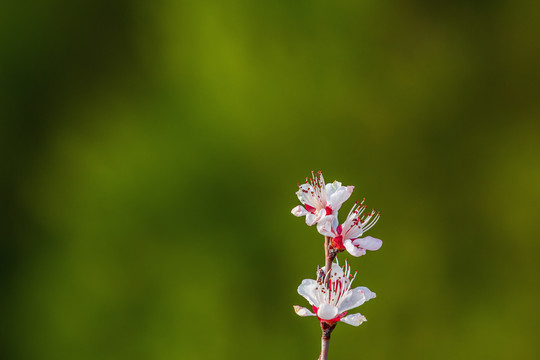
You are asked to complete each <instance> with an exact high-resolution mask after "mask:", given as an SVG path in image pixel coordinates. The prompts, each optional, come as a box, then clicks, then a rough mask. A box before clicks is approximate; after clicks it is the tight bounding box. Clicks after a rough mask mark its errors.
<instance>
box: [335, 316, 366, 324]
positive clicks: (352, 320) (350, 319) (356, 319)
mask: <svg viewBox="0 0 540 360" xmlns="http://www.w3.org/2000/svg"><path fill="white" fill-rule="evenodd" d="M341 321H343V322H344V323H345V324H349V325H352V326H358V325H360V324H361V323H363V322H364V321H367V319H366V317H365V316H364V315H362V314H351V315H347V316H345V317H344V318H342V319H341Z"/></svg>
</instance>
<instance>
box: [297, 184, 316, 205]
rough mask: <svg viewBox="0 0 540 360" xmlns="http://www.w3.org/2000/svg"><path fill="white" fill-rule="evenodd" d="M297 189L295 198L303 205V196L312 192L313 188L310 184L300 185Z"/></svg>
mask: <svg viewBox="0 0 540 360" xmlns="http://www.w3.org/2000/svg"><path fill="white" fill-rule="evenodd" d="M299 188H300V189H299V190H298V191H297V192H296V197H298V200H300V202H301V203H302V204H304V203H305V202H306V199H305V198H304V194H309V193H310V192H311V191H313V186H311V185H310V184H302V185H300V186H299Z"/></svg>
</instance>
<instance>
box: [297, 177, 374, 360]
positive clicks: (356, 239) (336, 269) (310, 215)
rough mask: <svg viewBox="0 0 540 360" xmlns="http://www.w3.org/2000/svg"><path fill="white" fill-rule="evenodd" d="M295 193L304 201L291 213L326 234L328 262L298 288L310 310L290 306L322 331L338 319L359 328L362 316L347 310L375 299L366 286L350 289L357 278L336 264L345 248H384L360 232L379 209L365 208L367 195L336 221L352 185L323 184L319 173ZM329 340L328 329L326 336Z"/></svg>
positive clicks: (356, 250)
mask: <svg viewBox="0 0 540 360" xmlns="http://www.w3.org/2000/svg"><path fill="white" fill-rule="evenodd" d="M298 187H299V190H298V191H297V192H296V195H297V196H298V199H299V200H300V202H301V203H302V205H298V206H296V207H295V208H294V209H292V211H291V212H292V213H293V215H295V216H298V217H301V216H305V217H306V224H307V225H309V226H312V225H317V230H318V232H319V233H320V234H321V235H324V237H325V255H326V265H325V266H324V267H323V268H318V270H317V277H316V280H313V279H305V280H303V281H302V283H301V284H300V286H298V293H299V294H300V295H302V296H303V297H304V298H305V299H306V300H307V301H308V302H309V304H310V305H311V307H312V310H313V311H310V310H309V309H307V308H304V307H301V306H298V305H295V306H294V310H295V311H296V313H297V314H298V315H300V316H316V317H317V318H318V319H319V321H320V323H321V328H322V329H323V338H324V336H325V329H326V330H328V329H330V330H329V331H330V332H331V331H332V330H333V327H334V326H335V324H336V323H337V322H339V321H341V322H344V323H346V324H350V325H353V326H358V325H360V324H361V323H362V322H364V321H366V318H365V317H364V316H363V315H361V314H358V313H357V314H351V315H347V312H348V311H349V310H351V309H354V308H356V307H358V306H360V305H362V304H363V303H364V302H366V301H368V300H370V299H373V298H374V297H375V293H374V292H372V291H371V290H369V289H368V288H367V287H363V286H360V287H356V288H351V285H352V282H353V280H354V279H355V277H356V273H355V275H354V276H351V272H350V266H349V265H348V264H347V261H345V265H344V266H343V267H340V266H339V264H338V262H337V259H336V262H333V261H334V259H335V257H336V255H337V254H338V253H340V252H342V251H345V250H347V251H348V252H349V253H350V254H351V255H353V256H356V257H358V256H362V255H365V254H366V250H371V251H375V250H378V249H379V248H380V247H381V246H382V241H381V240H379V239H376V238H374V237H371V236H365V237H362V236H363V235H364V233H365V232H366V231H368V230H369V229H371V228H372V227H373V226H374V225H375V223H376V222H377V221H378V220H379V218H380V213H379V212H377V211H375V210H371V211H366V206H365V205H364V202H365V199H364V200H362V201H361V202H356V203H355V204H354V205H353V207H352V209H351V210H350V211H349V214H348V215H347V218H346V219H345V221H344V222H343V223H339V220H338V211H339V209H340V208H341V205H342V204H343V203H344V202H345V201H346V200H347V199H349V197H350V196H351V194H352V192H353V189H354V186H343V185H342V184H341V183H340V182H339V181H334V182H333V183H331V184H326V183H325V182H324V178H323V176H322V173H321V172H320V171H319V172H318V173H317V174H315V173H312V176H311V178H309V179H308V178H306V182H305V184H302V185H299V186H298ZM326 336H328V337H327V340H329V333H328V334H327V335H326ZM321 354H322V353H321Z"/></svg>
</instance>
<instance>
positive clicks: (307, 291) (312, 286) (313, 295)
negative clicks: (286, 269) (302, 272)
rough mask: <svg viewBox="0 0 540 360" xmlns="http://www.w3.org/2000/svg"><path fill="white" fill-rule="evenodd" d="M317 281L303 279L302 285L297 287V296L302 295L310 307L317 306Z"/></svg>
mask: <svg viewBox="0 0 540 360" xmlns="http://www.w3.org/2000/svg"><path fill="white" fill-rule="evenodd" d="M316 287H317V281H315V280H313V279H304V280H302V283H301V284H300V285H299V286H298V289H297V291H298V294H300V295H302V296H303V297H304V298H305V299H306V300H307V301H308V302H309V304H310V305H317V304H318V301H317V292H316Z"/></svg>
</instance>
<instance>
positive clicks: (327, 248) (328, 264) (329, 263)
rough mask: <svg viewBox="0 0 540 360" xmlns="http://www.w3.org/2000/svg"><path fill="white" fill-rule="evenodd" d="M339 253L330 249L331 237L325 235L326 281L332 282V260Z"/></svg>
mask: <svg viewBox="0 0 540 360" xmlns="http://www.w3.org/2000/svg"><path fill="white" fill-rule="evenodd" d="M336 255H337V253H336V252H335V251H334V250H333V249H330V237H328V236H325V237H324V260H325V261H324V266H325V269H326V271H325V278H324V280H325V281H326V283H329V282H330V274H331V273H332V261H334V259H335V257H336Z"/></svg>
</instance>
